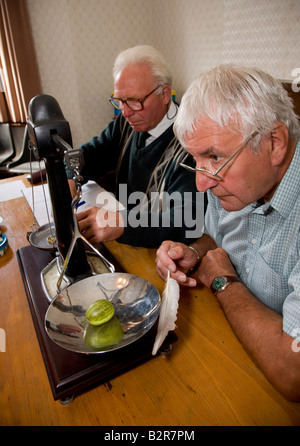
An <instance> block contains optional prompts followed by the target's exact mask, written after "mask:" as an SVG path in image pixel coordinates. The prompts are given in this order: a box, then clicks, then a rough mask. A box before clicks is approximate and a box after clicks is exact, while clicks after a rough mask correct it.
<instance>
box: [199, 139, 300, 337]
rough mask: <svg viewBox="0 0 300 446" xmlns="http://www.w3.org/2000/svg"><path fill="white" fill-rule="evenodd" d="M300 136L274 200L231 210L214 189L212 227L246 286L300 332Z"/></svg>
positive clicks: (210, 205) (209, 221)
mask: <svg viewBox="0 0 300 446" xmlns="http://www.w3.org/2000/svg"><path fill="white" fill-rule="evenodd" d="M299 175H300V140H299V141H298V144H297V147H296V151H295V154H294V157H293V160H292V162H291V164H290V166H289V168H288V170H287V171H286V173H285V175H284V177H283V179H282V180H281V182H280V184H279V186H278V187H277V189H276V191H275V193H274V195H273V197H272V199H271V200H270V201H269V202H268V203H265V204H263V205H258V204H257V203H253V204H251V205H248V206H246V207H245V208H244V209H242V210H240V211H234V212H228V211H225V210H224V209H223V208H222V206H221V204H220V201H219V199H218V198H216V197H214V196H213V195H212V194H211V192H210V191H208V208H207V212H206V221H205V225H206V229H205V232H206V233H208V234H209V235H210V236H211V237H212V238H213V239H214V240H215V241H216V243H217V245H218V246H219V247H222V248H223V249H225V251H226V252H227V253H228V255H229V257H230V260H231V262H232V263H233V265H234V266H235V268H236V271H237V274H238V276H239V277H240V279H241V281H242V282H243V283H244V285H245V286H246V287H247V288H248V289H249V290H250V291H251V292H252V293H253V294H254V295H255V296H256V297H257V298H258V299H259V300H260V301H262V302H263V303H264V304H265V305H267V306H268V307H269V308H271V309H273V310H275V311H277V312H278V313H280V314H282V316H283V330H284V331H285V332H286V333H287V334H289V335H290V336H292V337H294V338H296V337H297V336H299V335H300V176H299Z"/></svg>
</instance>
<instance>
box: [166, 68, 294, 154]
mask: <svg viewBox="0 0 300 446" xmlns="http://www.w3.org/2000/svg"><path fill="white" fill-rule="evenodd" d="M201 118H207V119H210V120H212V121H214V122H215V123H217V124H218V125H219V126H220V127H228V128H229V129H231V130H232V131H234V129H239V131H240V132H241V134H242V135H243V137H244V138H247V137H249V136H250V134H251V133H252V132H254V131H257V130H258V131H259V135H258V136H257V137H256V138H255V142H254V143H253V145H252V148H253V149H255V148H256V147H257V146H258V144H259V141H260V138H261V135H263V134H264V133H266V132H268V131H270V130H271V127H272V125H273V124H274V123H275V122H283V123H284V124H285V125H286V126H287V128H288V130H289V135H290V136H291V137H292V138H299V136H300V125H299V121H298V119H297V116H296V114H295V112H294V110H293V102H292V100H291V99H290V97H289V96H288V93H287V92H286V90H285V89H284V87H283V86H282V84H281V82H280V81H279V80H276V79H274V78H273V77H272V76H270V75H269V74H267V73H265V72H264V71H262V70H260V69H257V68H251V67H244V66H237V65H220V66H218V67H216V68H214V69H212V70H210V71H208V72H206V73H203V74H201V75H200V76H199V77H198V78H197V79H196V80H195V81H194V82H193V83H192V84H191V85H190V87H189V88H188V90H187V91H186V93H185V94H184V95H183V98H182V101H181V105H180V107H179V111H178V114H177V118H176V121H175V124H174V131H175V134H176V136H177V138H178V139H179V141H180V142H181V144H182V145H183V146H184V147H186V143H185V141H186V136H188V135H191V134H193V133H194V130H195V123H196V122H197V121H199V120H200V119H201Z"/></svg>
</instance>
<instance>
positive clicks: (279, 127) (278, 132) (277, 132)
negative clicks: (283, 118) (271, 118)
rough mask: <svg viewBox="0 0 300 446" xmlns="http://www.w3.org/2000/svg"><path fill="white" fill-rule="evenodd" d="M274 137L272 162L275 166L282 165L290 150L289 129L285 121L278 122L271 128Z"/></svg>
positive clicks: (272, 137)
mask: <svg viewBox="0 0 300 446" xmlns="http://www.w3.org/2000/svg"><path fill="white" fill-rule="evenodd" d="M271 139H272V154H271V159H272V164H273V165H274V166H278V165H280V164H281V163H282V162H283V161H284V159H285V157H286V155H287V152H288V146H289V131H288V128H287V126H286V125H285V124H284V123H283V122H276V123H275V124H274V125H273V129H272V130H271Z"/></svg>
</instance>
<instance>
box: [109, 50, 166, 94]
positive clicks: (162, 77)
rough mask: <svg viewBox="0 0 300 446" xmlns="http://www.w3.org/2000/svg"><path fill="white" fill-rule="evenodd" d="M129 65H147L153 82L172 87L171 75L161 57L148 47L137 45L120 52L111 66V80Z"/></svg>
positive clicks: (157, 52)
mask: <svg viewBox="0 0 300 446" xmlns="http://www.w3.org/2000/svg"><path fill="white" fill-rule="evenodd" d="M129 65H148V66H149V68H150V70H151V72H152V74H153V77H154V81H155V82H157V83H158V84H159V85H170V86H171V85H172V74H171V72H170V70H169V67H168V64H167V62H166V60H165V58H164V57H163V55H162V54H161V53H160V52H159V51H157V50H156V49H155V48H153V47H152V46H150V45H138V46H135V47H133V48H128V49H127V50H124V51H122V52H121V53H120V54H119V55H118V56H117V58H116V60H115V63H114V66H113V78H114V80H115V79H116V77H117V75H118V74H119V73H120V72H121V71H122V70H124V69H125V68H127V67H128V66H129Z"/></svg>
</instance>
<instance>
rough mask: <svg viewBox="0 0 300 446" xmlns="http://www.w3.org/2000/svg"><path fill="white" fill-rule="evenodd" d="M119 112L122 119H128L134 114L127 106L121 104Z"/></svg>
mask: <svg viewBox="0 0 300 446" xmlns="http://www.w3.org/2000/svg"><path fill="white" fill-rule="evenodd" d="M121 111H122V114H123V116H124V118H128V117H129V116H132V115H133V114H134V111H133V110H131V108H129V107H128V105H127V104H125V103H124V104H123V107H122V110H121Z"/></svg>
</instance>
